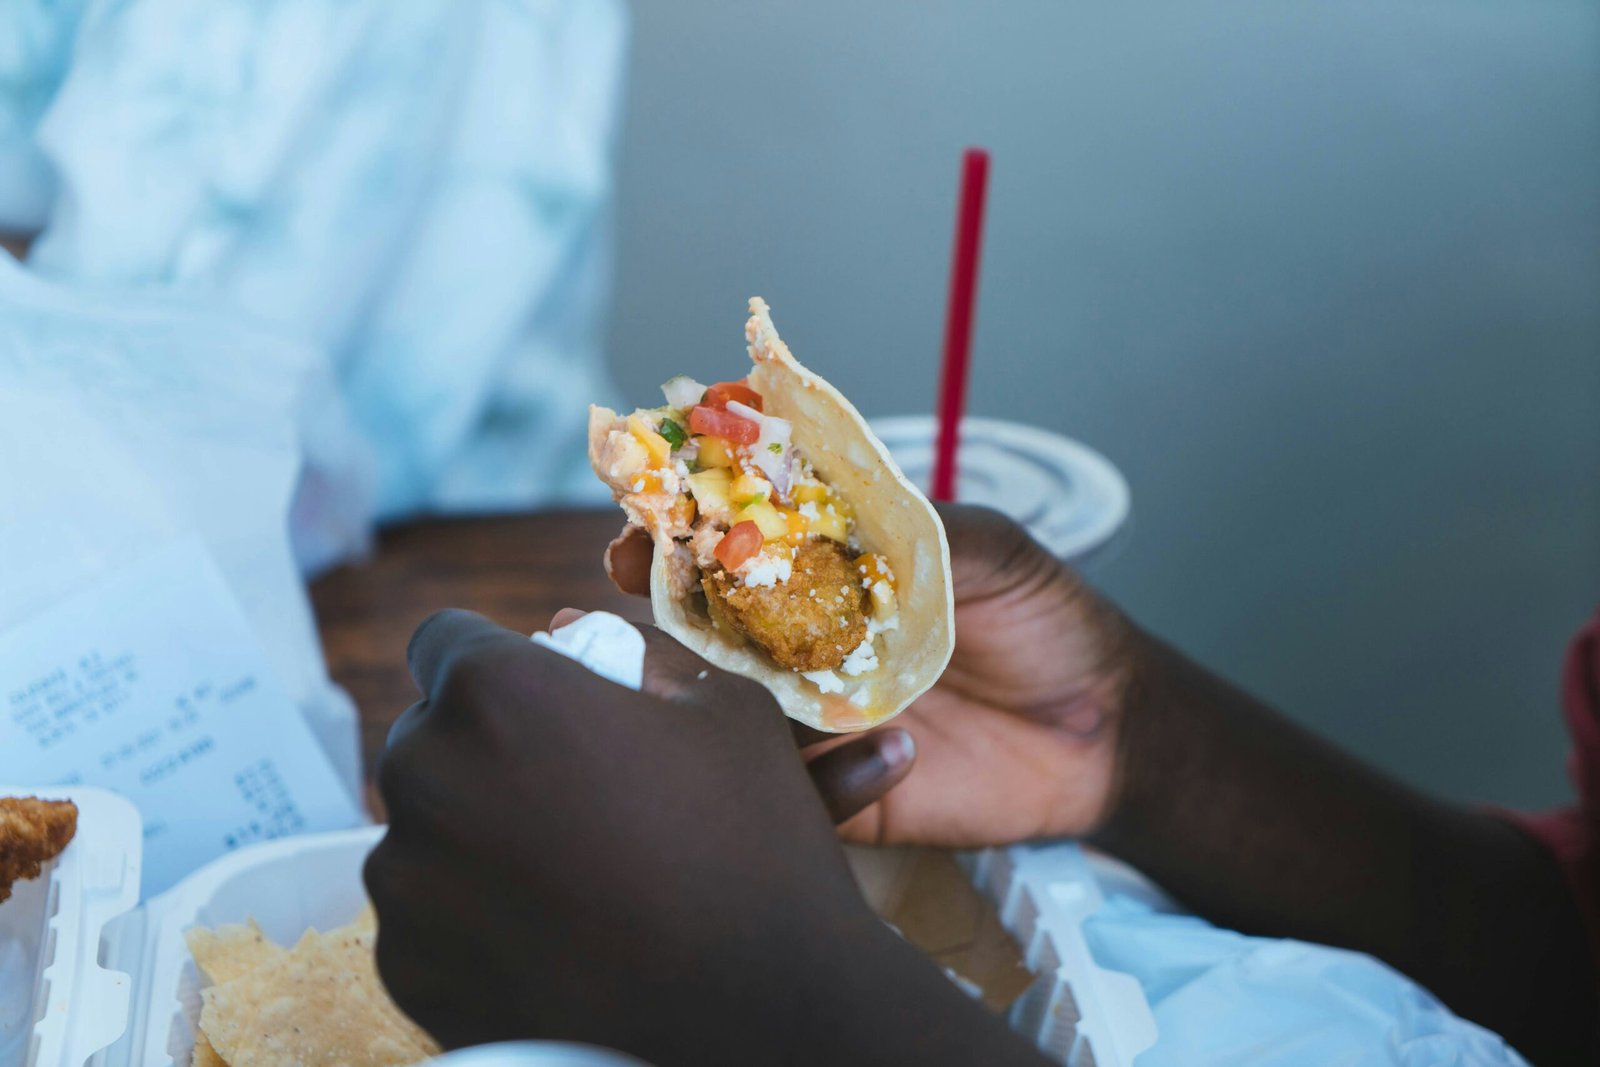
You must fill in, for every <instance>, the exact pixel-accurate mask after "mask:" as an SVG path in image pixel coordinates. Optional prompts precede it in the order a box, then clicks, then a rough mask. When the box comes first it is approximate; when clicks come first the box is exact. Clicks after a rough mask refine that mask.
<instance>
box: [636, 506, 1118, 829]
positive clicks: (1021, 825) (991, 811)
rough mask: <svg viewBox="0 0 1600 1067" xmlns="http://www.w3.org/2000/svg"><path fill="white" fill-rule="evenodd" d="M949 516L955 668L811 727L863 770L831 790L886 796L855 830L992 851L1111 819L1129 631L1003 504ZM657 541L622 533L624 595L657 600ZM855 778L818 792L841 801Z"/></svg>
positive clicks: (860, 797) (856, 800)
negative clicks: (873, 726) (856, 727)
mask: <svg viewBox="0 0 1600 1067" xmlns="http://www.w3.org/2000/svg"><path fill="white" fill-rule="evenodd" d="M939 511H940V516H941V517H942V518H943V520H944V525H945V531H946V533H947V535H948V537H949V539H950V559H951V566H952V569H953V576H954V580H955V602H956V647H955V654H954V656H953V657H952V658H951V660H950V666H949V667H948V668H947V669H946V671H945V673H944V675H943V676H942V677H941V678H940V679H939V681H938V683H937V684H935V685H934V687H933V688H932V689H930V690H929V691H928V692H927V693H925V694H923V696H922V697H920V698H919V699H918V700H917V701H916V702H915V703H914V704H912V705H911V707H910V708H908V709H906V711H905V712H904V713H902V714H901V715H900V716H899V718H897V719H895V720H894V722H893V723H892V724H891V725H889V726H886V727H883V728H881V729H878V730H875V731H872V732H870V733H867V734H865V735H862V736H859V737H852V738H849V739H847V740H840V739H838V738H833V739H831V740H830V739H828V738H827V735H823V734H817V733H815V732H811V731H807V732H805V734H804V735H803V736H802V742H803V743H804V744H806V745H807V746H808V748H807V755H812V754H813V753H824V755H821V756H818V757H815V758H817V759H819V760H832V761H837V762H838V764H839V765H842V766H845V767H848V769H849V775H848V780H849V789H848V792H847V793H845V794H844V795H842V796H837V797H834V799H833V803H834V807H835V809H836V810H837V811H838V813H839V814H840V815H841V817H842V816H844V815H847V814H850V810H851V809H854V808H858V807H861V806H863V805H864V804H865V802H866V801H868V800H871V799H874V798H876V797H879V796H882V800H881V801H878V802H877V803H873V804H870V805H867V806H865V810H861V811H860V813H859V814H857V815H855V817H853V818H851V819H849V821H847V822H845V823H844V825H843V827H842V828H841V832H842V833H843V835H844V836H845V838H846V839H847V840H851V841H862V842H876V843H884V844H898V843H915V844H926V845H938V846H946V847H978V846H984V845H996V844H1006V843H1010V842H1014V841H1021V840H1026V839H1029V838H1035V837H1052V836H1061V835H1067V834H1074V835H1076V834H1085V833H1089V832H1091V831H1093V830H1095V829H1098V828H1099V827H1100V826H1102V825H1103V824H1104V823H1105V822H1106V820H1107V819H1108V818H1109V816H1110V814H1111V809H1112V806H1113V801H1114V797H1115V795H1116V790H1117V783H1118V779H1119V777H1120V772H1119V768H1118V751H1119V745H1118V734H1119V728H1120V726H1121V721H1122V711H1123V708H1122V704H1123V701H1122V697H1123V694H1124V692H1125V690H1126V688H1127V684H1128V680H1129V676H1130V673H1131V670H1132V666H1131V653H1130V643H1131V642H1130V633H1131V627H1130V626H1129V624H1128V623H1127V622H1126V620H1125V619H1124V618H1123V616H1122V615H1121V614H1120V613H1119V612H1118V611H1117V610H1116V609H1115V608H1114V607H1113V606H1111V605H1110V604H1109V603H1107V602H1106V601H1104V600H1102V599H1101V598H1100V597H1099V596H1098V595H1097V594H1096V593H1095V592H1094V591H1093V590H1092V589H1091V588H1090V587H1089V586H1088V585H1086V584H1085V583H1084V582H1083V581H1082V580H1081V579H1079V577H1078V576H1077V574H1076V573H1075V572H1074V571H1073V570H1072V569H1071V568H1070V567H1067V566H1066V565H1065V564H1063V563H1061V562H1060V561H1059V560H1057V559H1056V558H1055V557H1053V556H1052V555H1050V553H1049V552H1047V551H1046V550H1045V549H1044V548H1042V547H1041V546H1040V545H1039V544H1038V543H1037V542H1035V541H1034V540H1033V539H1032V538H1030V537H1029V536H1028V534H1027V532H1026V531H1025V530H1024V529H1023V528H1022V527H1020V526H1018V525H1017V524H1016V523H1014V522H1012V521H1011V520H1010V519H1007V518H1006V517H1005V516H1003V515H1001V514H1000V513H999V512H996V511H992V510H989V509H987V508H976V507H967V506H961V505H940V507H939ZM650 551H651V546H650V541H649V538H648V536H645V535H644V534H643V531H642V530H639V529H638V528H637V527H633V528H631V529H630V530H624V532H623V535H622V536H621V537H619V538H618V539H617V540H616V541H614V542H612V545H611V547H610V549H609V551H608V552H607V559H606V569H607V571H608V573H610V575H611V577H612V580H613V581H615V582H616V584H617V585H618V586H619V587H620V588H621V589H622V590H623V591H624V592H631V593H636V594H640V595H648V594H649V568H650ZM913 753H914V758H915V764H916V768H915V771H914V772H911V773H910V774H909V776H908V774H907V772H908V767H907V764H908V763H909V762H910V757H911V756H912V755H913ZM841 777H844V776H843V775H829V776H827V777H826V778H825V780H824V781H823V782H820V783H819V787H821V788H823V789H824V791H825V793H827V794H828V795H830V797H833V793H832V792H831V791H832V790H834V789H836V788H837V786H836V785H835V782H836V781H837V779H839V778H841ZM902 778H904V779H905V780H904V782H900V779H902ZM897 783H899V784H898V785H897Z"/></svg>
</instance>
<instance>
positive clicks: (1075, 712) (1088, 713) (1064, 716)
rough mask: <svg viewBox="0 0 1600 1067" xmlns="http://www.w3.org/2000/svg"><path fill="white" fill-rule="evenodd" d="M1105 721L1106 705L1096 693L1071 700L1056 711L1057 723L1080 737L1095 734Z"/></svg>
mask: <svg viewBox="0 0 1600 1067" xmlns="http://www.w3.org/2000/svg"><path fill="white" fill-rule="evenodd" d="M1105 722H1106V709H1105V705H1104V704H1102V703H1101V701H1100V699H1099V697H1097V696H1094V695H1086V696H1082V697H1078V698H1076V699H1074V700H1070V701H1068V702H1067V703H1066V704H1065V705H1063V706H1062V707H1061V708H1060V709H1059V710H1058V711H1057V712H1056V725H1057V726H1059V727H1060V728H1061V729H1063V730H1065V731H1066V732H1067V733H1069V734H1074V735H1076V736H1078V737H1084V738H1088V737H1093V736H1095V735H1096V734H1098V733H1099V732H1100V729H1101V727H1103V726H1105Z"/></svg>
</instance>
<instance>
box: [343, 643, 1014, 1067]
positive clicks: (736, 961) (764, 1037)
mask: <svg viewBox="0 0 1600 1067" xmlns="http://www.w3.org/2000/svg"><path fill="white" fill-rule="evenodd" d="M642 629H643V631H644V632H645V635H646V640H647V646H648V652H647V656H646V661H645V683H644V686H645V691H644V692H634V691H632V690H629V689H626V688H623V687H621V686H618V685H615V684H613V683H611V682H609V681H606V680H605V679H602V678H600V677H598V676H597V675H594V674H592V673H590V672H589V671H588V670H587V669H586V668H584V667H583V666H581V665H579V664H578V663H576V662H573V661H571V660H569V659H567V658H565V657H563V656H561V655H559V654H557V653H555V652H553V651H551V650H549V649H545V648H542V647H540V646H537V645H534V644H533V643H531V642H529V641H528V640H527V638H526V637H523V636H522V635H520V634H515V633H512V632H510V631H508V630H504V629H502V628H500V627H498V626H496V625H494V624H493V623H491V622H489V621H488V620H487V619H484V618H482V617H481V616H477V615H473V614H470V613H467V612H446V613H443V614H440V615H437V616H434V617H433V618H431V619H429V620H428V621H427V622H425V623H424V624H423V625H422V627H421V628H420V629H419V630H418V631H417V633H416V635H415V637H414V638H413V639H412V644H411V648H410V652H409V661H410V665H411V671H412V675H413V677H414V678H415V679H416V682H417V685H418V688H419V689H420V690H421V691H422V693H423V695H424V699H423V701H422V702H421V703H419V704H417V705H415V706H414V707H412V708H411V709H409V710H408V711H407V712H406V713H405V715H403V716H402V717H401V719H400V720H399V721H398V722H397V723H396V725H395V727H394V730H393V732H392V733H391V736H390V743H389V747H388V749H387V751H386V752H385V754H384V757H383V761H382V763H381V765H380V767H379V774H378V783H379V788H380V789H381V790H382V793H383V797H384V800H385V802H386V804H387V806H388V811H389V817H390V824H389V831H388V833H387V835H386V836H385V837H384V839H383V840H382V842H380V843H379V845H378V846H377V848H376V849H375V850H374V851H373V853H372V855H371V857H370V858H369V860H368V862H367V866H366V870H365V877H366V883H367V888H368V892H369V893H370V894H371V897H372V900H373V903H374V905H375V906H376V908H377V912H378V917H379V931H380V932H379V935H378V944H377V962H378V968H379V972H380V974H381V975H382V977H383V980H384V983H385V985H386V986H387V987H388V989H389V991H390V993H391V994H392V995H393V997H394V999H395V1002H396V1003H397V1004H399V1006H400V1007H401V1008H402V1009H403V1010H404V1011H406V1012H407V1014H409V1015H411V1016H412V1017H413V1018H415V1019H416V1020H417V1022H418V1023H420V1024H421V1025H422V1026H423V1027H424V1028H426V1029H427V1030H428V1031H429V1032H430V1033H432V1034H433V1035H434V1036H435V1037H436V1038H438V1039H439V1041H440V1042H441V1043H442V1044H444V1045H446V1046H448V1047H459V1046H462V1045H467V1044H477V1043H481V1042H486V1041H494V1040H509V1039H518V1038H564V1039H569V1040H578V1041H587V1042H591V1043H595V1044H600V1045H605V1046H609V1047H613V1048H619V1049H622V1050H624V1051H628V1052H632V1053H634V1054H635V1055H638V1056H641V1057H642V1058H644V1059H646V1060H648V1061H650V1062H652V1063H654V1064H656V1065H657V1067H673V1065H675V1064H697V1065H699V1064H708V1065H714V1064H746V1063H751V1062H769V1063H840V1064H846V1063H855V1062H861V1063H867V1062H900V1060H899V1057H902V1056H903V1057H907V1058H906V1060H905V1062H921V1063H930V1064H943V1063H951V1064H954V1063H972V1062H985V1063H1018V1064H1021V1063H1038V1062H1040V1061H1039V1060H1037V1058H1036V1057H1035V1056H1034V1055H1033V1053H1032V1052H1031V1050H1029V1049H1027V1048H1026V1046H1025V1045H1023V1044H1022V1043H1021V1042H1019V1041H1018V1040H1017V1039H1015V1038H1014V1037H1013V1036H1011V1035H1009V1034H1008V1033H1007V1032H1006V1030H1005V1027H1004V1025H1003V1023H1001V1022H1000V1020H999V1019H998V1018H997V1017H994V1016H992V1015H990V1014H989V1013H988V1012H986V1011H984V1010H983V1009H981V1008H980V1007H978V1006H976V1005H974V1004H972V1003H971V1002H969V1001H968V1000H967V999H966V998H965V997H964V996H963V995H962V994H960V993H959V992H958V991H956V990H955V988H954V987H953V986H952V985H951V984H950V983H949V982H948V981H946V980H945V978H944V977H943V975H942V974H941V973H940V972H939V970H938V969H937V968H936V967H934V966H933V965H932V964H931V963H929V962H928V961H927V960H926V959H925V958H923V957H921V956H920V955H919V954H918V953H917V952H916V951H915V950H914V949H912V948H910V947H909V946H907V945H906V944H904V943H903V942H901V941H900V940H899V939H898V938H897V937H895V936H894V934H893V933H892V932H890V931H889V930H888V929H887V928H886V927H885V926H883V924H882V923H880V922H878V921H877V919H876V918H875V917H874V916H873V914H872V912H871V911H870V909H869V908H868V907H867V906H866V904H865V902H864V901H863V899H862V897H861V895H860V893H859V891H858V890H857V888H856V886H855V884H854V882H853V880H852V879H851V876H850V872H849V869H848V867H847V866H846V864H845V862H844V857H843V855H842V853H841V851H840V848H839V844H838V841H837V839H836V837H835V835H834V832H833V826H832V822H831V820H830V818H829V817H828V812H827V810H826V808H825V807H824V805H823V803H822V801H821V799H820V798H819V796H818V793H817V790H816V789H815V788H814V786H813V784H812V780H811V778H810V777H808V775H807V773H806V767H805V764H804V763H803V762H802V760H801V758H800V756H799V754H798V752H797V750H796V748H795V746H794V742H793V740H792V737H791V733H790V730H789V727H788V725H787V723H786V721H785V719H784V718H783V716H782V714H781V713H780V711H779V710H778V707H777V704H776V702H775V701H774V700H773V699H772V697H771V695H770V694H768V693H767V692H766V690H764V689H763V688H761V686H759V685H757V684H756V683H754V682H751V681H748V680H745V679H743V678H739V677H736V676H734V675H730V674H726V673H724V672H722V671H719V670H717V669H716V668H713V667H711V666H709V665H708V664H706V663H705V662H704V661H703V660H701V659H699V658H698V657H696V656H694V655H693V654H692V653H690V652H688V651H687V650H686V649H684V648H683V647H682V646H681V645H678V644H677V643H676V642H674V641H672V640H671V639H670V638H667V637H666V636H665V635H663V634H660V633H659V632H656V631H654V630H652V629H650V628H648V627H646V628H642Z"/></svg>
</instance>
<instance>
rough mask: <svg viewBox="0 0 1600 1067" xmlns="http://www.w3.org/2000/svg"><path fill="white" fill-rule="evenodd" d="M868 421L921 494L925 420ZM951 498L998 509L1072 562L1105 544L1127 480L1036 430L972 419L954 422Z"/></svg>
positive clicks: (930, 424)
mask: <svg viewBox="0 0 1600 1067" xmlns="http://www.w3.org/2000/svg"><path fill="white" fill-rule="evenodd" d="M870 422H871V425H872V431H873V432H874V433H876V434H877V435H878V437H879V439H880V440H882V441H883V443H884V444H885V445H887V446H888V448H889V453H890V454H891V455H893V456H894V458H895V462H896V463H898V464H900V469H901V470H903V471H905V473H906V476H907V477H909V478H910V479H911V480H912V481H913V482H915V483H916V484H917V485H918V486H919V487H921V488H922V490H923V491H924V492H926V491H927V489H928V487H929V485H930V484H931V483H932V481H933V451H934V433H935V422H934V419H933V417H932V416H929V415H897V416H891V417H888V418H881V419H872V420H870ZM956 499H957V500H958V501H960V502H961V503H963V504H985V505H987V506H989V507H992V508H995V509H997V510H999V511H1002V512H1004V513H1005V514H1007V515H1009V516H1011V517H1012V518H1013V519H1016V520H1017V521H1018V522H1020V523H1021V524H1022V525H1024V526H1026V527H1027V528H1028V532H1029V533H1031V534H1033V536H1034V538H1035V539H1036V540H1037V541H1038V542H1039V543H1040V544H1042V545H1044V546H1045V547H1046V548H1048V549H1049V550H1050V551H1051V552H1052V553H1054V554H1055V555H1056V556H1057V557H1058V558H1060V559H1063V560H1066V561H1068V562H1070V563H1075V564H1082V563H1083V562H1084V561H1085V560H1087V559H1088V558H1089V556H1090V555H1091V554H1093V553H1095V552H1096V551H1097V550H1099V549H1101V548H1103V547H1104V546H1105V545H1106V544H1107V543H1108V542H1109V541H1110V540H1111V538H1112V536H1113V535H1114V534H1115V533H1116V532H1117V530H1118V529H1120V528H1121V527H1122V525H1123V523H1124V522H1125V521H1126V520H1127V518H1128V505H1129V496H1128V483H1127V481H1126V480H1125V479H1124V478H1123V477H1122V473H1121V472H1120V471H1118V470H1117V468H1116V467H1114V466H1112V464H1111V462H1110V461H1109V460H1107V459H1106V458H1105V457H1104V456H1102V455H1101V454H1100V453H1098V452H1096V451H1095V450H1094V449H1092V448H1089V447H1088V446H1086V445H1083V444H1080V443H1078V442H1077V441H1074V440H1073V439H1072V438H1070V437H1065V436H1063V435H1061V434H1058V433H1053V432H1051V431H1049V430H1044V429H1040V428H1039V427H1037V426H1026V425H1024V424H1022V423H1017V422H1006V421H1005V420H1003V419H979V418H966V419H962V420H961V438H960V450H959V451H958V452H957V459H956Z"/></svg>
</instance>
